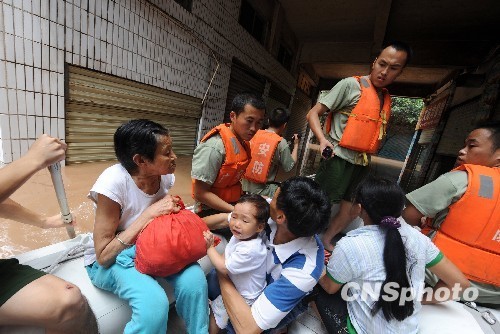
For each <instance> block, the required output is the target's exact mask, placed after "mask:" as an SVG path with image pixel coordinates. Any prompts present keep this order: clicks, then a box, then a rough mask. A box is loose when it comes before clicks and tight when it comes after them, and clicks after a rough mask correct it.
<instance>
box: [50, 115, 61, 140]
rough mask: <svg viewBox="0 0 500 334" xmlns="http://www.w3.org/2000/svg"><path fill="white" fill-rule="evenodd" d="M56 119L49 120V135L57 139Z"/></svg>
mask: <svg viewBox="0 0 500 334" xmlns="http://www.w3.org/2000/svg"><path fill="white" fill-rule="evenodd" d="M58 130H59V128H58V124H57V118H50V135H51V136H53V137H56V138H59V131H58Z"/></svg>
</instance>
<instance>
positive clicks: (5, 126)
mask: <svg viewBox="0 0 500 334" xmlns="http://www.w3.org/2000/svg"><path fill="white" fill-rule="evenodd" d="M0 91H1V89H0ZM0 138H2V141H3V140H4V139H10V138H11V135H10V122H9V115H6V114H0Z"/></svg>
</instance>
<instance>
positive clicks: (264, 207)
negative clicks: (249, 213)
mask: <svg viewBox="0 0 500 334" xmlns="http://www.w3.org/2000/svg"><path fill="white" fill-rule="evenodd" d="M238 203H251V204H253V206H254V207H255V219H256V220H257V223H259V224H265V223H267V220H268V219H269V203H267V201H266V200H265V199H264V197H262V196H260V195H255V194H245V195H243V196H241V197H240V199H239V200H238V201H237V202H236V204H238Z"/></svg>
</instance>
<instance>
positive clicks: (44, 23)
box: [40, 18, 50, 45]
mask: <svg viewBox="0 0 500 334" xmlns="http://www.w3.org/2000/svg"><path fill="white" fill-rule="evenodd" d="M49 27H50V24H49V20H47V19H45V18H41V19H40V29H41V34H42V44H45V45H48V44H49V43H50V35H49Z"/></svg>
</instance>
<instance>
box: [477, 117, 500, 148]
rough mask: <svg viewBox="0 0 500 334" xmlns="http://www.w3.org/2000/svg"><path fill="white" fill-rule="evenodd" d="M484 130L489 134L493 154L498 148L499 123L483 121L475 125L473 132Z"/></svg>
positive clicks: (499, 141)
mask: <svg viewBox="0 0 500 334" xmlns="http://www.w3.org/2000/svg"><path fill="white" fill-rule="evenodd" d="M477 129H486V130H488V131H490V132H491V136H490V138H491V142H492V144H493V145H492V146H493V152H495V151H496V150H498V149H499V148H500V121H484V122H480V123H478V124H477V125H476V127H475V128H474V130H477Z"/></svg>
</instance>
